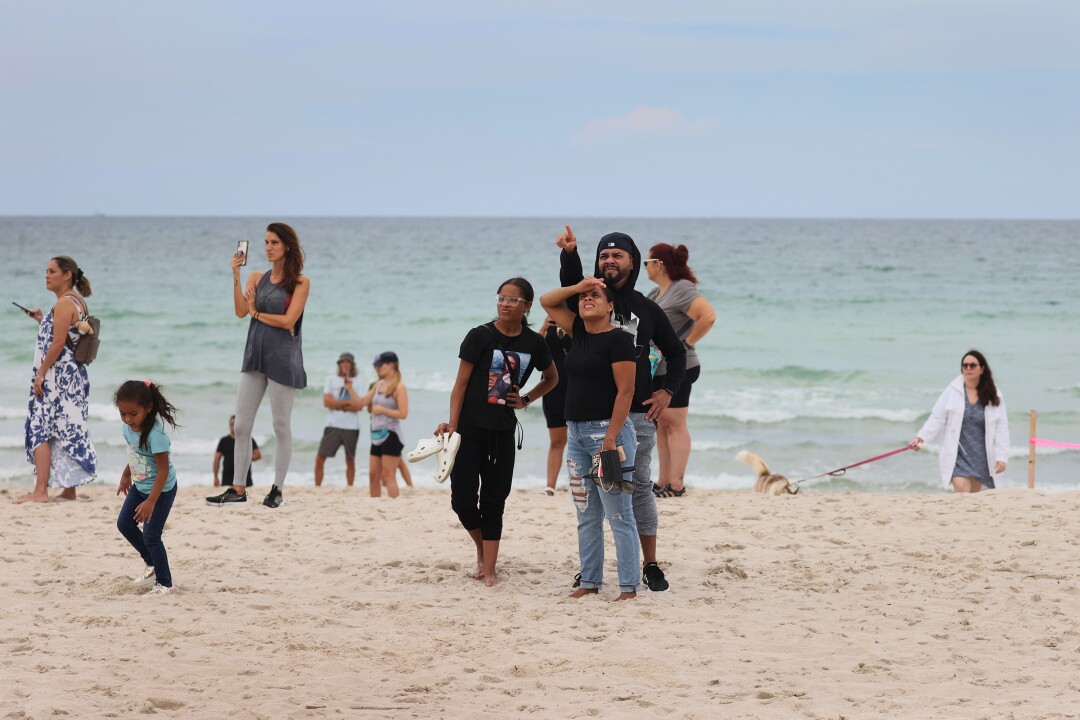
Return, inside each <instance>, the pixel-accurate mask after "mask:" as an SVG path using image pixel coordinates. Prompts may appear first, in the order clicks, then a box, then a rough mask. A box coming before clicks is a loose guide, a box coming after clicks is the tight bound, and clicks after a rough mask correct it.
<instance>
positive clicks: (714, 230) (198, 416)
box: [0, 217, 1080, 492]
mask: <svg viewBox="0 0 1080 720" xmlns="http://www.w3.org/2000/svg"><path fill="white" fill-rule="evenodd" d="M271 220H283V221H285V222H289V223H290V224H292V225H293V226H294V227H295V228H296V229H297V230H298V232H299V234H300V238H301V241H302V243H303V245H304V248H305V250H306V252H307V266H306V267H305V273H306V274H307V275H309V276H310V278H311V281H312V293H311V298H310V300H309V303H308V307H307V312H306V316H305V320H304V356H305V364H306V368H307V373H308V378H309V386H308V388H307V389H305V390H303V391H300V392H299V393H298V394H297V397H296V404H295V410H294V413H293V433H294V454H293V461H292V468H291V472H290V475H289V478H288V484H292V485H311V484H312V483H313V463H314V456H315V452H316V448H317V447H318V441H319V438H320V437H321V435H322V429H323V425H324V420H325V410H324V409H323V407H322V401H321V395H322V386H323V381H324V379H325V377H326V376H327V375H328V374H330V373H332V372H333V371H334V367H335V361H336V359H337V357H338V355H339V354H340V353H341V352H344V351H348V352H352V353H354V354H355V355H356V357H357V358H358V361H359V363H360V366H361V370H362V375H363V380H364V381H365V382H370V381H371V380H372V379H373V377H374V375H373V372H372V369H371V367H370V364H369V363H370V359H371V358H373V357H374V356H375V355H376V354H378V353H379V352H381V351H384V350H393V351H395V352H396V353H397V354H398V355H399V356H400V357H401V369H402V373H403V377H404V382H405V383H406V385H407V387H408V390H409V399H410V415H409V418H408V419H407V420H406V421H405V422H404V429H405V438H404V441H405V444H406V446H407V447H408V448H411V447H412V446H413V445H414V444H415V443H416V441H417V440H418V439H419V438H420V437H421V436H424V435H427V434H430V433H431V432H432V430H433V429H434V428H435V426H436V425H437V424H438V423H439V422H441V421H443V420H445V419H446V417H447V414H448V406H449V393H450V389H451V386H452V383H453V379H454V376H455V373H456V369H457V351H458V346H459V343H460V342H461V339H462V338H463V337H464V336H465V333H466V332H467V331H468V330H469V329H470V328H471V327H473V326H475V325H477V324H479V323H482V322H485V321H487V320H490V319H492V318H493V317H494V314H495V294H496V290H497V288H498V286H499V284H500V283H501V281H503V280H504V279H506V278H509V277H512V276H516V275H522V276H524V277H526V278H528V279H529V280H530V281H531V282H532V283H533V285H534V287H535V288H536V292H537V296H539V295H540V294H541V293H543V292H544V291H546V290H548V289H550V288H551V287H554V286H555V285H556V284H557V283H558V248H556V246H555V237H556V236H557V235H558V233H559V232H560V231H561V230H562V227H563V224H564V223H569V224H570V225H571V226H572V227H573V228H574V231H575V233H576V234H577V236H578V237H579V238H580V243H581V247H582V248H583V257H585V258H586V266H587V267H590V266H591V264H592V261H591V258H592V248H593V247H595V242H596V240H597V239H599V237H600V236H601V235H602V234H604V233H606V232H611V231H614V230H620V231H623V232H627V233H629V234H630V235H631V236H633V237H634V239H635V240H636V242H637V243H638V246H639V247H640V248H642V250H643V252H644V251H646V250H647V249H648V248H649V247H650V246H651V245H653V244H654V243H657V242H670V243H673V244H679V243H682V244H685V245H686V246H687V247H688V248H689V249H690V263H691V266H692V267H693V269H694V272H695V273H696V274H697V276H698V279H699V281H700V285H699V288H700V290H701V292H702V293H703V294H704V295H705V297H706V298H707V299H708V300H709V302H710V303H712V305H713V307H714V308H715V309H716V311H717V317H718V319H717V323H716V325H715V326H714V328H713V330H712V332H711V333H710V334H709V335H708V336H707V337H706V338H705V339H704V340H703V341H701V342H700V343H699V345H698V352H699V354H700V356H701V358H702V374H701V379H700V380H699V381H698V383H697V384H696V385H695V387H694V392H693V397H692V399H691V405H690V415H689V425H690V430H691V434H692V436H693V453H692V456H691V460H690V465H689V468H688V472H687V485H688V486H689V487H690V488H691V492H692V491H693V489H694V488H723V489H746V488H749V487H751V486H752V484H753V479H754V478H753V477H752V475H751V473H750V470H749V468H748V467H746V466H745V465H743V464H742V463H739V462H737V461H736V460H735V459H734V457H735V454H736V453H737V452H738V451H739V450H741V449H749V450H752V451H753V452H756V453H758V454H759V455H761V456H763V457H764V458H765V459H766V460H767V461H768V463H769V464H770V466H771V467H772V469H773V471H774V472H779V473H783V474H785V475H787V476H788V477H789V478H793V479H795V478H803V477H808V476H811V475H816V474H818V473H822V472H825V471H827V470H832V469H834V468H837V467H840V466H843V465H848V464H851V463H854V462H857V461H859V460H862V459H865V458H868V457H871V456H874V455H879V454H881V453H884V452H887V451H889V450H894V449H897V448H899V447H902V446H904V445H905V444H907V443H908V442H910V440H911V439H912V437H913V436H914V433H915V431H916V430H917V429H918V427H919V426H920V424H921V423H922V421H923V420H924V419H925V418H926V417H927V415H928V414H929V411H930V408H931V407H932V406H933V403H934V401H935V400H936V398H937V397H938V395H939V394H940V392H941V390H942V389H943V388H944V387H945V386H946V385H947V384H948V383H949V382H950V381H951V380H952V379H953V378H954V377H956V376H957V375H958V374H959V364H960V359H961V357H962V356H963V354H964V353H965V351H966V350H968V349H969V348H971V347H974V348H978V349H981V350H982V351H983V352H984V353H985V354H986V355H987V357H988V359H989V361H990V364H991V367H992V368H993V371H994V376H995V379H996V380H997V384H998V387H999V389H1000V390H1001V392H1002V394H1003V395H1004V398H1005V402H1006V405H1007V407H1008V410H1009V413H1008V416H1009V423H1010V428H1011V435H1012V440H1011V447H1012V452H1011V460H1010V463H1009V468H1008V470H1007V472H1006V481H1005V483H1004V485H1005V486H1006V487H1023V486H1026V485H1027V467H1028V463H1027V455H1028V442H1027V438H1028V426H1029V411H1030V410H1031V409H1037V410H1038V412H1039V415H1038V422H1039V425H1038V435H1039V436H1040V437H1044V438H1048V439H1052V440H1060V441H1065V442H1080V377H1078V376H1080V370H1078V369H1077V358H1078V357H1080V333H1077V332H1076V330H1075V321H1076V320H1075V319H1076V318H1077V317H1078V316H1080V284H1078V283H1077V282H1076V280H1075V270H1074V268H1075V261H1076V259H1077V256H1078V254H1080V250H1078V249H1077V245H1076V238H1077V237H1078V236H1080V222H1077V221H1060V222H1051V221H996V220H994V221H992V220H985V221H980V220H972V221H966V220H963V221H962V220H956V221H931V220H926V221H913V220H737V219H674V220H673V219H634V218H625V219H616V218H579V219H575V218H566V219H561V218H560V219H545V218H135V217H132V218H113V217H55V218H47V217H35V218H13V217H8V218H0V248H2V249H3V251H4V256H5V257H6V258H7V260H6V262H5V268H4V270H3V278H4V280H3V285H4V289H5V297H4V298H3V299H4V301H5V306H6V307H7V308H8V309H7V311H6V312H0V336H2V337H3V338H4V342H3V344H2V347H0V485H3V486H21V487H26V488H30V487H31V486H32V484H33V473H32V467H31V465H29V464H28V463H27V462H26V460H25V456H24V451H23V422H24V419H25V414H26V399H27V394H28V392H29V384H30V379H31V374H30V369H31V363H32V360H33V352H34V339H35V334H36V331H37V327H36V325H35V324H34V322H33V321H31V320H28V319H27V318H26V317H25V316H24V315H23V314H22V313H21V312H19V311H18V310H17V309H16V308H15V307H13V306H11V305H9V304H7V303H8V302H10V301H16V302H18V303H20V304H22V305H26V306H28V307H42V308H43V309H44V310H46V311H47V310H48V308H49V307H50V306H51V303H52V302H53V301H54V299H55V298H54V296H53V295H52V294H51V293H49V292H47V291H46V290H45V287H44V270H45V266H46V264H47V263H48V261H49V259H50V258H51V257H53V256H55V255H71V256H72V257H74V258H75V259H76V260H77V261H78V262H79V264H80V266H81V267H82V268H83V269H84V271H85V273H86V275H87V277H89V279H90V281H91V283H92V285H93V296H92V297H90V298H89V304H90V308H91V312H93V313H94V314H95V315H97V316H98V317H100V318H101V320H102V346H101V351H100V355H99V356H98V359H97V360H96V362H95V363H94V364H93V365H92V366H90V369H89V370H90V378H91V388H92V389H91V397H90V415H91V417H90V424H91V433H92V437H93V439H94V442H95V444H96V445H97V449H98V457H99V475H98V482H103V483H106V484H113V483H115V482H117V481H118V479H119V477H120V474H121V472H122V470H123V467H124V462H125V453H124V444H123V438H122V434H121V425H120V422H119V419H118V417H117V413H116V411H115V409H114V408H113V407H112V402H111V398H112V393H113V391H114V390H115V389H116V387H117V386H118V385H119V384H120V383H121V382H122V381H124V380H126V379H142V378H151V379H153V380H154V381H155V382H158V383H160V384H161V385H162V386H163V388H164V393H165V395H166V397H168V398H169V400H170V401H171V402H173V403H174V404H175V405H176V406H178V407H179V408H180V410H181V413H182V414H181V416H180V422H181V424H182V427H181V428H180V429H179V430H177V431H175V432H173V433H172V437H173V441H174V444H173V462H174V464H175V465H176V467H177V472H178V476H179V480H180V482H181V483H182V484H192V485H210V484H211V482H212V473H211V462H212V458H213V453H214V449H215V447H216V445H217V440H218V438H219V437H220V436H222V435H224V434H225V433H226V432H227V422H228V417H229V415H230V414H231V413H232V411H233V406H234V402H235V391H236V382H237V378H238V375H239V369H240V360H241V356H242V354H243V347H244V340H245V337H246V329H247V322H248V321H247V319H244V320H239V319H237V318H236V317H235V315H234V314H233V310H232V295H231V277H230V272H229V260H230V256H231V254H232V252H233V250H234V249H235V247H236V242H237V241H238V240H241V239H247V240H249V241H250V242H251V246H252V252H251V261H250V263H249V267H251V268H256V269H262V268H265V267H266V263H265V259H264V256H263V255H262V254H261V248H262V237H263V232H264V228H265V226H266V224H267V222H269V221H271ZM245 275H246V273H245ZM651 287H652V286H651V284H650V283H649V282H648V280H647V279H646V278H645V274H644V272H643V273H642V274H641V278H640V280H639V284H638V289H640V290H642V291H643V292H648V290H649V289H650V288H651ZM531 317H532V319H533V321H534V323H539V321H540V320H541V319H542V317H543V311H542V310H541V309H540V307H539V303H538V302H537V303H535V304H534V308H533V311H532V316H531ZM1070 318H1072V319H1070ZM530 384H531V383H530ZM519 416H520V418H521V420H522V424H523V426H524V430H525V445H524V449H523V450H522V451H521V452H520V453H519V455H518V460H517V469H516V474H515V485H516V486H517V487H526V488H527V487H536V488H539V487H541V486H542V485H543V483H544V474H545V469H544V468H545V457H546V451H547V430H546V428H545V426H544V418H543V413H542V412H541V410H540V408H539V407H536V408H534V409H533V410H531V411H529V412H524V413H519ZM364 428H365V430H366V428H367V423H366V421H365V424H364ZM255 437H256V440H257V441H258V442H259V444H260V446H261V447H262V448H263V450H264V459H263V460H262V461H261V462H259V463H256V465H255V481H256V484H257V485H269V484H270V482H271V478H272V476H273V461H272V459H271V456H272V454H273V451H274V442H273V433H272V430H271V426H270V410H269V403H268V402H266V403H264V407H263V409H262V410H261V411H260V413H259V416H258V419H257V421H256V425H255ZM366 447H367V444H366V442H364V440H363V437H362V439H361V445H360V448H361V450H360V452H359V454H358V457H359V458H360V459H359V461H358V467H357V476H358V485H359V486H360V490H361V491H364V490H366V488H365V485H366V478H367V455H366V450H364V448H366ZM653 466H654V472H655V470H656V460H655V458H654V461H653ZM326 467H327V475H326V483H327V484H330V485H343V484H344V461H343V458H342V456H341V454H340V453H339V456H338V457H337V458H335V459H331V460H329V461H327V466H326ZM412 470H413V475H414V478H415V480H416V482H417V484H418V485H421V486H434V485H435V483H434V480H433V479H432V475H433V472H434V467H433V465H432V464H431V463H430V461H426V462H422V463H418V464H416V465H413V466H412ZM1078 471H1080V454H1078V453H1077V452H1075V451H1067V450H1054V449H1045V448H1040V450H1039V456H1038V464H1037V487H1039V488H1042V489H1046V490H1063V489H1071V488H1076V487H1077V486H1078V485H1080V472H1078ZM564 482H565V481H561V483H560V484H564ZM806 489H807V491H808V492H830V491H832V492H837V491H886V492H939V491H941V490H942V488H941V483H940V481H939V477H938V473H937V456H936V445H931V446H930V447H928V448H927V449H926V450H924V451H923V452H921V453H918V454H916V453H913V452H907V453H902V454H900V455H897V456H894V457H891V458H888V459H886V460H883V461H880V462H877V463H873V464H870V465H866V466H863V467H860V468H856V469H853V470H851V471H849V472H848V473H847V474H846V475H845V476H843V477H839V478H826V479H825V480H824V481H818V482H815V483H812V484H808V485H807V488H806Z"/></svg>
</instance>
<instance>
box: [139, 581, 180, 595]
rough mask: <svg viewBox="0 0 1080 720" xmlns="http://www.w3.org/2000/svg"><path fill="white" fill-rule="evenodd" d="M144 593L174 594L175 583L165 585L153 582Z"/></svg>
mask: <svg viewBox="0 0 1080 720" xmlns="http://www.w3.org/2000/svg"><path fill="white" fill-rule="evenodd" d="M146 594H147V595H175V594H176V586H175V585H170V586H169V587H165V586H164V585H161V584H159V583H154V587H152V588H150V589H149V590H147V591H146Z"/></svg>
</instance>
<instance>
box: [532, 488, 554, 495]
mask: <svg viewBox="0 0 1080 720" xmlns="http://www.w3.org/2000/svg"><path fill="white" fill-rule="evenodd" d="M536 494H537V495H546V496H547V497H555V488H550V487H546V488H544V489H543V490H541V491H540V492H538V493H536Z"/></svg>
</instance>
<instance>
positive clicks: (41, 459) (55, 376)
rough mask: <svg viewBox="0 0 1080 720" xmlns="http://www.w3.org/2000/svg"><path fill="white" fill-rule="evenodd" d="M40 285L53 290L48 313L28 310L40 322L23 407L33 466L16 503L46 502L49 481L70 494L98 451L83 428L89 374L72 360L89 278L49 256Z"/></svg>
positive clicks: (88, 477)
mask: <svg viewBox="0 0 1080 720" xmlns="http://www.w3.org/2000/svg"><path fill="white" fill-rule="evenodd" d="M45 288H46V289H47V290H49V291H51V292H52V293H54V294H55V295H56V304H55V305H53V307H52V310H50V311H49V313H48V314H47V315H44V316H42V314H41V310H40V309H34V310H31V311H30V312H28V313H27V315H29V316H30V317H32V318H33V319H35V320H37V321H38V323H39V327H38V334H37V350H36V352H35V353H34V370H33V372H34V379H33V381H32V383H31V386H30V402H29V405H28V408H27V412H26V459H27V461H28V462H30V463H31V464H32V465H33V466H34V471H35V477H36V482H35V484H34V490H33V491H32V492H30V493H27V494H26V495H24V496H22V497H21V498H19V499H18V500H16V501H15V502H16V503H24V502H48V501H49V494H48V488H49V487H59V488H63V489H62V490H61V492H60V495H59V496H58V497H59V498H60V499H63V500H74V499H75V488H77V487H78V486H80V485H85V484H86V483H88V482H91V481H92V480H94V478H95V473H96V472H97V452H96V451H95V450H94V443H93V442H92V441H91V440H90V433H89V431H88V430H87V424H86V421H87V415H88V401H89V396H90V380H89V377H88V376H87V373H86V368H85V367H83V366H82V365H79V364H78V363H77V362H75V355H74V352H73V351H72V347H73V345H74V344H75V343H78V341H79V337H80V334H79V330H78V328H77V327H76V325H77V324H78V323H79V322H80V321H81V320H83V319H85V318H86V315H87V309H86V301H85V300H83V297H87V296H89V295H90V280H89V279H88V278H87V277H86V276H85V275H84V274H83V271H82V270H80V269H79V266H78V264H77V263H76V262H75V261H74V260H72V259H71V258H69V257H65V256H60V257H54V258H53V259H52V260H50V261H49V264H48V266H47V267H46V268H45Z"/></svg>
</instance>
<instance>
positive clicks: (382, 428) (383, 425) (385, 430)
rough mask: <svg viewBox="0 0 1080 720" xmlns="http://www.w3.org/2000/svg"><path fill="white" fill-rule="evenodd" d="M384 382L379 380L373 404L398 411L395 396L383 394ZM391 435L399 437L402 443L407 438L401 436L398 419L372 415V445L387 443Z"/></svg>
mask: <svg viewBox="0 0 1080 720" xmlns="http://www.w3.org/2000/svg"><path fill="white" fill-rule="evenodd" d="M382 388H383V381H382V380H379V381H378V384H377V385H376V386H375V393H374V394H373V395H372V396H371V404H372V405H379V406H380V407H384V408H387V409H389V410H397V409H398V406H397V400H395V399H394V396H393V395H389V396H387V395H383V394H382ZM390 433H395V434H396V435H397V436H398V440H401V441H402V442H404V441H405V438H404V437H403V436H402V434H401V421H400V420H398V419H397V418H392V417H390V416H388V415H372V416H371V444H372V445H382V444H383V443H384V442H386V438H387V437H389V436H390Z"/></svg>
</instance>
